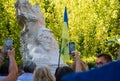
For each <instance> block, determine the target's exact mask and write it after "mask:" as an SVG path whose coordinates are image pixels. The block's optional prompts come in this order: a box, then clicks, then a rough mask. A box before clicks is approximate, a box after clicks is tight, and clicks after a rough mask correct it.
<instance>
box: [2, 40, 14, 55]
mask: <svg viewBox="0 0 120 81" xmlns="http://www.w3.org/2000/svg"><path fill="white" fill-rule="evenodd" d="M12 47H13V40H12V38H6V39H5V42H4V53H5V54H7V53H8V50H12Z"/></svg>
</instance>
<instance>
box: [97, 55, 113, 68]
mask: <svg viewBox="0 0 120 81" xmlns="http://www.w3.org/2000/svg"><path fill="white" fill-rule="evenodd" d="M109 62H112V58H111V56H110V55H108V54H104V53H102V54H99V55H98V56H97V60H96V66H97V67H100V66H103V65H105V64H107V63H109Z"/></svg>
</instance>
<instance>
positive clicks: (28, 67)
mask: <svg viewBox="0 0 120 81" xmlns="http://www.w3.org/2000/svg"><path fill="white" fill-rule="evenodd" d="M35 68H36V64H35V63H34V62H33V61H26V62H25V64H24V66H23V69H24V72H25V73H33V72H34V70H35Z"/></svg>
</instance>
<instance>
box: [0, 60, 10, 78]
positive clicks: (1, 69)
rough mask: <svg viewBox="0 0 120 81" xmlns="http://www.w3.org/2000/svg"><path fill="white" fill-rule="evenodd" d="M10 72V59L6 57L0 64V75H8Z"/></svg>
mask: <svg viewBox="0 0 120 81" xmlns="http://www.w3.org/2000/svg"><path fill="white" fill-rule="evenodd" d="M8 73H9V59H6V60H5V61H4V62H3V64H2V65H1V66H0V76H7V75H8Z"/></svg>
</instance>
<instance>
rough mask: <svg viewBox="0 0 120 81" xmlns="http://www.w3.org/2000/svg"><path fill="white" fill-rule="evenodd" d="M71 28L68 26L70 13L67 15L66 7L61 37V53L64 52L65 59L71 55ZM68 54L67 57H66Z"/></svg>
mask: <svg viewBox="0 0 120 81" xmlns="http://www.w3.org/2000/svg"><path fill="white" fill-rule="evenodd" d="M68 43H69V28H68V15H67V8H66V7H65V10H64V23H63V29H62V37H61V48H60V54H63V56H64V58H65V59H64V58H63V60H64V61H65V60H67V58H68V55H69V46H68V45H69V44H68ZM66 55H67V58H66Z"/></svg>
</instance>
